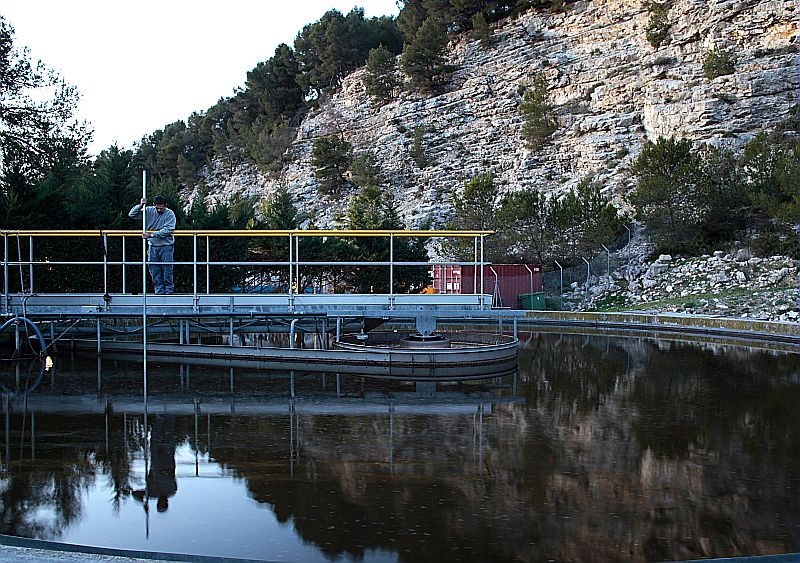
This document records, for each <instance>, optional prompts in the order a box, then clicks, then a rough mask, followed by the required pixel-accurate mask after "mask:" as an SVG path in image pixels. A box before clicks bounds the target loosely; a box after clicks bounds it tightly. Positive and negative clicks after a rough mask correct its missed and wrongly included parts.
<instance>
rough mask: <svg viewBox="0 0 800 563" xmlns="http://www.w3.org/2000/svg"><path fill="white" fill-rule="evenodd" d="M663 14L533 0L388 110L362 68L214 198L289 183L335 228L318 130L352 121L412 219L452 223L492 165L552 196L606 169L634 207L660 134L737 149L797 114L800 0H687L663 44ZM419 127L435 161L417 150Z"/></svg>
mask: <svg viewBox="0 0 800 563" xmlns="http://www.w3.org/2000/svg"><path fill="white" fill-rule="evenodd" d="M648 19H649V14H648V13H647V11H646V9H645V8H644V7H643V3H642V2H641V1H640V0H607V1H603V2H599V1H598V2H585V1H583V2H578V3H576V4H572V5H571V7H570V9H569V10H567V11H566V12H564V13H551V12H543V11H536V10H531V11H529V12H527V13H526V14H524V15H522V16H521V17H519V18H517V19H516V20H509V21H504V22H501V23H500V25H499V26H498V27H497V28H496V30H495V39H496V41H495V44H494V45H493V46H492V47H491V48H489V49H482V48H481V47H480V45H479V43H478V42H477V41H473V40H470V39H468V38H466V37H464V38H461V39H460V40H458V41H457V42H455V43H453V44H451V48H450V62H452V63H453V64H456V65H458V70H457V71H456V72H455V73H454V74H453V77H452V81H451V84H450V86H449V89H448V91H446V92H445V93H442V94H440V95H436V96H432V97H423V96H421V95H418V94H415V93H411V92H404V93H403V94H402V95H401V96H400V98H399V99H398V100H396V101H394V102H392V103H389V104H387V105H384V106H377V105H375V104H374V103H373V102H371V101H370V99H369V97H368V96H367V95H366V93H365V91H364V87H363V85H362V83H361V78H362V76H363V73H364V70H363V69H361V70H359V71H356V72H355V73H353V74H351V75H349V76H347V77H346V78H345V79H344V80H343V82H342V85H341V89H340V90H339V91H338V92H337V93H336V94H335V95H333V96H332V97H330V98H329V99H326V100H324V101H323V102H322V103H321V104H320V107H319V109H318V110H316V111H314V112H312V113H311V114H309V115H308V116H307V117H306V119H305V120H304V121H303V122H302V124H301V126H300V129H299V132H298V135H297V138H296V140H295V142H294V144H293V146H292V148H291V149H290V155H289V156H290V158H289V159H288V161H289V162H290V164H289V165H288V166H286V167H285V168H284V169H283V170H282V171H281V173H280V174H279V175H278V177H272V178H270V177H267V176H265V175H263V174H261V173H260V172H259V171H258V170H257V169H256V168H255V167H253V166H250V165H247V164H245V163H242V164H241V165H240V166H238V168H237V169H236V170H235V171H233V172H232V173H231V172H229V171H224V170H223V169H222V168H221V167H220V168H218V169H213V170H210V171H207V182H208V185H209V187H210V189H211V191H210V196H209V197H210V198H211V199H212V200H217V201H218V200H220V199H226V198H228V197H231V196H232V195H233V194H236V193H239V194H242V195H248V196H258V197H265V196H267V195H269V194H270V193H271V192H272V191H273V190H274V189H275V188H276V187H277V185H278V184H279V183H280V182H284V183H286V184H287V185H288V187H289V190H290V192H291V193H292V194H293V195H294V196H295V197H296V199H297V200H298V203H299V205H300V206H302V207H304V208H305V209H306V210H312V209H313V210H314V211H315V212H316V218H317V224H318V225H320V226H322V227H327V226H332V219H333V217H334V214H335V212H336V211H337V210H342V209H344V208H345V207H346V205H347V200H348V198H347V197H343V198H341V199H338V200H330V199H328V198H325V197H321V196H319V195H318V194H317V181H316V179H315V178H314V174H313V170H312V168H311V165H310V158H311V149H312V144H313V140H314V139H316V138H318V137H319V136H322V135H329V134H332V133H339V134H342V135H344V137H345V138H346V139H348V140H349V141H350V142H351V143H352V144H353V145H354V147H355V150H356V153H358V152H361V151H366V150H371V151H373V152H374V153H375V155H376V157H377V160H378V164H379V166H380V167H381V168H382V169H383V170H384V171H386V176H387V186H389V187H391V189H393V190H394V192H395V195H396V199H397V201H398V202H400V204H401V215H402V217H403V219H404V220H405V221H406V223H407V225H408V226H409V227H411V228H416V227H419V226H421V225H424V224H431V225H433V226H434V227H438V226H441V225H443V223H444V222H445V221H446V219H447V218H448V217H449V216H450V214H451V212H452V195H453V193H454V192H457V191H458V190H459V189H460V188H461V187H462V186H463V183H464V181H465V180H468V179H470V178H472V177H474V176H475V175H476V174H478V173H482V172H492V173H493V174H494V175H495V178H496V181H497V183H498V184H499V185H500V187H501V190H503V191H505V190H517V189H521V188H528V187H530V188H537V189H541V190H544V191H547V192H550V193H561V192H563V191H564V190H566V189H568V188H569V187H571V186H574V185H575V184H576V183H577V182H578V181H579V180H580V179H581V178H582V177H585V176H588V175H594V176H595V177H597V178H598V179H599V180H602V181H603V182H605V184H606V186H607V189H608V190H609V191H610V192H611V193H613V194H614V195H615V196H617V198H618V201H619V202H620V205H624V195H625V193H626V192H627V191H628V190H629V189H630V188H631V185H630V179H629V175H628V174H627V172H626V168H627V166H628V165H629V164H630V163H631V162H632V160H633V159H634V158H635V157H636V155H637V154H638V152H639V151H640V148H641V146H642V144H643V143H644V142H645V141H646V140H654V139H656V138H657V137H659V136H677V137H682V138H689V139H692V140H693V141H695V142H697V143H709V144H714V145H724V146H733V147H736V146H740V145H741V144H743V143H745V142H746V141H748V140H749V139H750V138H752V137H753V135H754V134H756V133H757V132H759V131H761V130H764V129H771V128H774V127H777V126H780V125H781V124H784V123H786V122H787V120H788V119H790V118H791V115H792V112H793V111H794V110H795V109H796V101H795V98H796V92H797V90H798V86H799V81H798V71H797V67H796V65H795V62H796V57H797V55H796V52H797V46H796V39H797V5H796V3H795V2H793V1H791V0H676V1H675V2H674V3H673V5H672V7H671V8H670V10H669V14H668V21H669V24H670V28H669V32H668V36H667V38H666V40H665V41H664V42H663V43H662V44H661V45H660V46H659V48H654V47H653V46H651V45H650V44H649V43H648V42H647V40H646V38H645V27H646V26H647V23H648ZM719 48H723V49H727V50H728V51H729V52H730V53H731V54H733V56H734V58H735V62H736V64H735V72H734V73H733V74H729V75H725V76H720V77H718V78H714V79H712V80H709V79H708V78H706V77H705V76H704V73H703V68H702V66H703V60H704V58H705V55H706V54H707V53H708V52H709V51H711V50H712V49H719ZM539 71H543V72H544V73H545V75H546V76H547V79H548V83H549V85H550V92H551V95H552V99H553V101H554V103H555V104H556V106H557V115H558V125H559V128H558V130H557V131H556V133H554V134H553V135H552V137H551V138H550V139H549V141H548V143H547V144H546V145H545V146H544V147H542V148H541V149H540V150H538V151H535V152H532V151H529V150H528V149H526V148H525V146H524V144H523V142H522V140H521V136H520V131H521V125H522V121H521V118H520V116H519V114H518V111H517V105H518V104H519V102H520V99H521V93H522V91H523V90H524V88H525V87H526V86H528V85H529V84H530V83H531V80H532V77H533V76H534V74H535V73H537V72H539ZM418 127H419V128H422V129H423V130H424V136H423V150H424V152H425V156H426V159H427V162H428V164H427V165H426V166H425V167H424V168H419V166H417V164H416V163H415V161H414V159H413V158H412V157H411V155H410V149H411V147H412V144H413V140H412V133H413V131H414V129H415V128H418ZM212 203H213V201H212Z"/></svg>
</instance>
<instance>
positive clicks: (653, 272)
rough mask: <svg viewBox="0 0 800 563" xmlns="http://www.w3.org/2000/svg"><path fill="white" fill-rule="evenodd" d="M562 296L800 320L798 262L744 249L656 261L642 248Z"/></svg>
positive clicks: (574, 303)
mask: <svg viewBox="0 0 800 563" xmlns="http://www.w3.org/2000/svg"><path fill="white" fill-rule="evenodd" d="M642 248H646V247H642ZM639 250H640V251H641V248H640V249H639ZM564 301H565V307H566V306H567V305H569V307H570V308H571V309H574V310H597V309H620V310H625V309H627V308H631V309H634V308H635V309H639V310H648V311H660V312H682V313H690V314H702V315H724V316H727V317H748V318H753V319H760V320H771V321H784V322H797V321H798V318H799V317H800V315H799V314H798V261H796V260H793V259H791V258H788V257H786V256H769V257H757V256H752V255H751V253H750V251H749V250H748V249H746V248H741V249H738V250H737V251H736V252H735V253H725V252H724V251H721V250H718V251H716V252H714V253H713V254H712V255H703V256H700V257H692V258H681V257H672V256H670V255H668V254H662V255H660V256H659V257H658V259H656V260H655V261H652V262H651V261H649V260H648V259H647V258H646V255H645V254H643V253H641V252H640V253H638V254H637V255H635V256H631V257H630V262H629V263H628V264H625V265H624V266H623V267H621V268H619V269H617V270H614V271H612V272H611V275H610V276H601V277H594V276H592V277H591V278H590V279H589V283H588V287H587V285H586V284H584V285H579V284H577V283H573V284H572V291H571V292H570V293H566V294H565V295H564Z"/></svg>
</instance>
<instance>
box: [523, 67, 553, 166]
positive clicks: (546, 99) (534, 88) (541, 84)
mask: <svg viewBox="0 0 800 563" xmlns="http://www.w3.org/2000/svg"><path fill="white" fill-rule="evenodd" d="M519 113H520V115H522V119H523V124H522V138H523V139H524V140H525V144H526V145H527V147H528V148H529V149H531V150H536V149H538V148H540V147H541V146H542V145H544V143H545V142H546V140H547V138H548V137H549V136H550V135H552V134H553V133H554V132H555V131H556V129H557V128H558V125H557V122H556V120H555V116H554V114H553V105H552V103H551V102H550V94H549V92H548V89H547V77H545V75H544V73H543V72H541V71H540V72H538V73H536V75H535V76H534V78H533V84H532V85H531V87H530V88H528V89H527V90H526V91H525V94H524V95H523V97H522V102H520V104H519Z"/></svg>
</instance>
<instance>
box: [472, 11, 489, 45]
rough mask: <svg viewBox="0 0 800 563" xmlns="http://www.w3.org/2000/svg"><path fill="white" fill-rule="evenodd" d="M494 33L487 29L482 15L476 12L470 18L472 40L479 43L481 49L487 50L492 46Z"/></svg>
mask: <svg viewBox="0 0 800 563" xmlns="http://www.w3.org/2000/svg"><path fill="white" fill-rule="evenodd" d="M493 35H494V31H492V28H491V27H489V24H488V23H487V22H486V18H485V17H484V15H483V13H481V12H478V13H477V14H475V15H474V16H472V38H473V39H475V40H477V41H480V43H481V47H483V48H484V49H488V48H489V47H491V46H492V41H493Z"/></svg>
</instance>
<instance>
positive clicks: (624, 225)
mask: <svg viewBox="0 0 800 563" xmlns="http://www.w3.org/2000/svg"><path fill="white" fill-rule="evenodd" d="M622 226H623V227H625V230H626V231H628V244H627V245H626V246H628V247H630V245H631V230H630V229H629V228H628V225H626V224H625V223H623V224H622ZM626 270H627V273H628V276H630V275H631V249H630V248H628V267H627V268H626Z"/></svg>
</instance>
